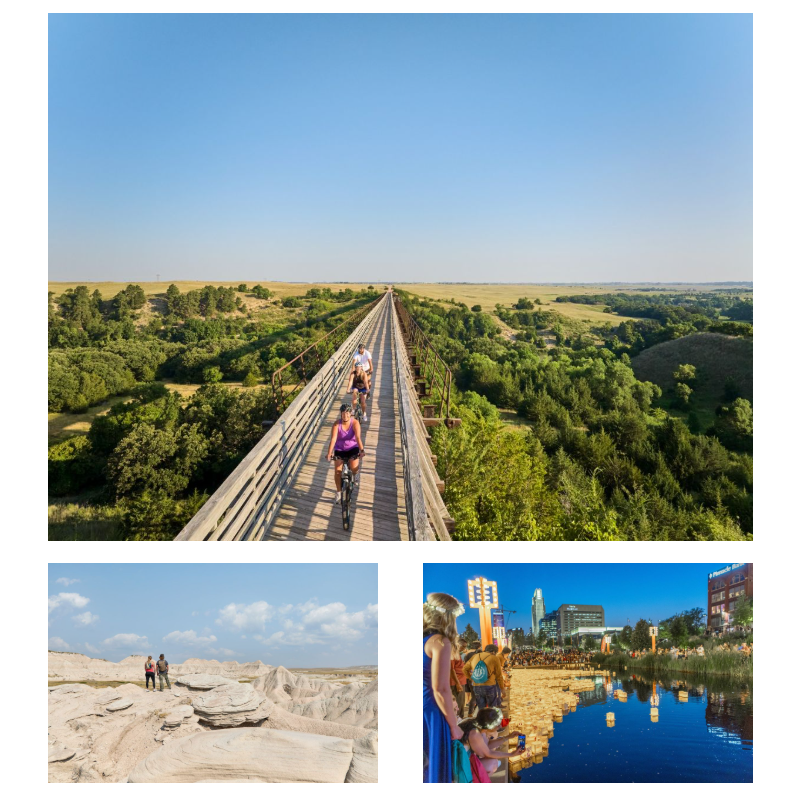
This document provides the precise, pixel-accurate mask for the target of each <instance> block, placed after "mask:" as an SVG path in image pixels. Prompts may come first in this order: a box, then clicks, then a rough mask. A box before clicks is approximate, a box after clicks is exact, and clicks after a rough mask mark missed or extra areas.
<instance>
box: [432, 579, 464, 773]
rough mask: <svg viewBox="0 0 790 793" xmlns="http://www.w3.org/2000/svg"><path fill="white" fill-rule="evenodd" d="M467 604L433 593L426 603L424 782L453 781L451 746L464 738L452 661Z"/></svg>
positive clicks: (449, 596) (448, 596)
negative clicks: (458, 626) (457, 622)
mask: <svg viewBox="0 0 790 793" xmlns="http://www.w3.org/2000/svg"><path fill="white" fill-rule="evenodd" d="M463 613H464V607H463V606H462V605H461V604H460V603H459V602H458V601H457V600H456V599H455V598H454V597H452V596H451V595H443V594H439V593H433V594H430V595H428V600H427V601H426V602H425V603H423V606H422V650H423V652H422V713H423V718H422V751H423V780H422V781H423V782H452V781H453V767H452V759H451V745H452V741H453V739H460V738H462V737H463V731H462V730H461V729H460V728H459V727H458V720H457V718H456V716H455V711H454V709H453V702H454V700H453V694H452V691H451V690H450V661H451V660H452V655H453V648H454V647H455V645H456V643H457V641H458V631H457V630H456V627H455V620H456V619H457V618H458V617H459V616H460V615H461V614H463Z"/></svg>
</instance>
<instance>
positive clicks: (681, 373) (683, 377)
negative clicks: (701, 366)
mask: <svg viewBox="0 0 790 793" xmlns="http://www.w3.org/2000/svg"><path fill="white" fill-rule="evenodd" d="M696 376H697V367H696V366H693V365H692V364H690V363H682V364H680V366H678V368H677V369H675V371H674V372H673V373H672V377H674V378H675V380H676V381H677V382H678V383H687V382H689V381H690V380H694V379H695V378H696Z"/></svg>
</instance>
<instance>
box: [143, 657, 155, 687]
mask: <svg viewBox="0 0 790 793" xmlns="http://www.w3.org/2000/svg"><path fill="white" fill-rule="evenodd" d="M149 680H150V681H151V690H152V691H156V666H155V664H154V659H153V656H151V655H149V656H148V660H147V661H146V662H145V690H146V691H148V681H149Z"/></svg>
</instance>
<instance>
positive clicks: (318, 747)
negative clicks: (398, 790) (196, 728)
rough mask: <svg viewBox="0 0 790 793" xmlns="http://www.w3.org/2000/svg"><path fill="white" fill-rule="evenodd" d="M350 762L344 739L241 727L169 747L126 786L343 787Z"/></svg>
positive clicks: (351, 752) (137, 771)
mask: <svg viewBox="0 0 790 793" xmlns="http://www.w3.org/2000/svg"><path fill="white" fill-rule="evenodd" d="M353 760H354V741H351V740H348V739H346V738H331V737H328V736H324V735H310V734H307V733H294V732H283V731H281V730H266V729H261V728H256V727H241V728H237V729H233V730H213V731H211V732H208V733H199V734H197V735H192V736H189V737H186V738H181V739H179V740H177V741H173V742H171V743H169V744H167V745H166V746H163V747H162V748H161V749H159V750H158V751H156V752H154V753H153V754H151V755H149V756H148V757H146V758H145V759H144V760H142V761H141V762H140V763H139V764H138V765H137V766H135V768H133V769H132V772H131V773H130V774H129V782H234V781H238V780H241V779H243V780H244V781H245V782H345V781H346V776H348V774H349V770H350V769H351V766H352V764H353ZM360 781H361V780H360ZM364 781H367V782H370V781H375V778H373V779H371V778H367V779H365V780H364Z"/></svg>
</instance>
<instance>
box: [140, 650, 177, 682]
mask: <svg viewBox="0 0 790 793" xmlns="http://www.w3.org/2000/svg"><path fill="white" fill-rule="evenodd" d="M169 672H170V665H169V664H168V663H167V661H166V660H165V656H164V653H161V654H160V655H159V660H158V661H156V662H154V661H153V657H152V656H150V655H149V656H148V660H147V661H146V662H145V689H146V691H147V690H148V679H149V678H150V679H151V688H152V689H153V690H154V691H156V677H155V676H156V675H157V674H158V675H159V690H160V691H164V690H165V683H167V687H168V688H172V686H171V685H170V675H169Z"/></svg>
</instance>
